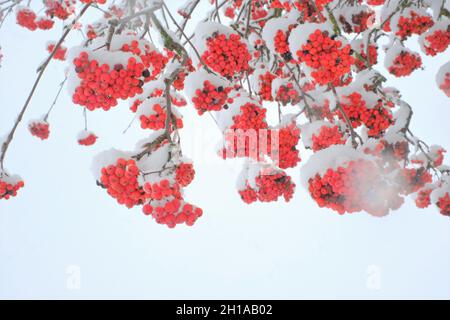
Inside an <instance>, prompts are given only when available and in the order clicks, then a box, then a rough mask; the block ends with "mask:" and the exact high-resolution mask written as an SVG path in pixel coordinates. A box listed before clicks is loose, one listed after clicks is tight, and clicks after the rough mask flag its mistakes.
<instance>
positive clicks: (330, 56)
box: [297, 30, 355, 85]
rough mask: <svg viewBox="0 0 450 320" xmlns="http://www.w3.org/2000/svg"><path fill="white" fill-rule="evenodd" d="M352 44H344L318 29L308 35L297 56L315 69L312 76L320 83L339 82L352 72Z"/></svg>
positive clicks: (353, 59)
mask: <svg viewBox="0 0 450 320" xmlns="http://www.w3.org/2000/svg"><path fill="white" fill-rule="evenodd" d="M351 54H352V49H351V47H350V45H346V46H343V45H342V42H341V41H339V40H333V39H332V38H331V37H330V36H329V34H328V32H327V31H321V30H316V31H314V32H313V33H312V34H311V35H310V36H309V37H308V43H307V44H304V45H303V46H302V48H301V50H298V51H297V56H298V58H299V60H300V61H301V62H304V63H305V64H306V65H307V66H309V67H311V68H312V69H314V71H313V72H312V73H311V76H312V77H313V78H314V80H315V81H316V82H317V83H318V84H320V85H326V84H329V83H333V84H334V83H337V82H339V81H340V80H341V77H342V76H344V75H346V74H348V73H349V72H350V68H351V66H352V65H353V64H354V63H355V58H353V57H352V56H351Z"/></svg>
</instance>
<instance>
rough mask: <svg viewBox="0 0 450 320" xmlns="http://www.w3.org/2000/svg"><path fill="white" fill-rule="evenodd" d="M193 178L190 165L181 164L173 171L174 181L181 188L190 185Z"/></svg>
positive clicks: (192, 167)
mask: <svg viewBox="0 0 450 320" xmlns="http://www.w3.org/2000/svg"><path fill="white" fill-rule="evenodd" d="M194 177H195V170H194V166H193V165H192V163H181V164H179V165H178V166H177V169H176V170H175V181H176V182H177V183H178V184H179V185H180V186H182V187H186V186H188V185H189V184H191V182H192V180H194Z"/></svg>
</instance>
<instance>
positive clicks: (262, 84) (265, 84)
mask: <svg viewBox="0 0 450 320" xmlns="http://www.w3.org/2000/svg"><path fill="white" fill-rule="evenodd" d="M274 79H276V76H275V75H274V74H273V73H271V72H269V71H267V72H266V73H264V74H261V75H259V79H258V80H259V92H258V95H259V96H260V97H261V99H262V100H264V101H273V97H272V82H273V80H274Z"/></svg>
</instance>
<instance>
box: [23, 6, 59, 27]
mask: <svg viewBox="0 0 450 320" xmlns="http://www.w3.org/2000/svg"><path fill="white" fill-rule="evenodd" d="M16 20H17V24H18V25H20V26H22V27H24V28H27V29H28V30H31V31H35V30H37V29H41V30H49V29H51V28H53V25H54V21H53V20H51V19H48V18H46V17H38V16H37V15H36V13H35V12H34V11H33V10H31V9H29V8H24V7H20V8H19V9H18V10H17V13H16Z"/></svg>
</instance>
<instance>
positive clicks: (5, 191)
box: [0, 173, 25, 200]
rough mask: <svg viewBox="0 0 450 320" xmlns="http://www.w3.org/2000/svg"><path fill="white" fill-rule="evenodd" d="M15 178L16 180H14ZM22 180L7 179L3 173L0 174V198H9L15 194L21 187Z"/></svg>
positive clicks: (22, 184)
mask: <svg viewBox="0 0 450 320" xmlns="http://www.w3.org/2000/svg"><path fill="white" fill-rule="evenodd" d="M16 180H17V181H16ZM24 185H25V184H24V182H23V181H22V180H20V179H9V177H8V176H6V174H5V173H1V175H0V200H3V199H4V200H9V199H10V198H11V197H15V196H17V191H19V189H21V188H23V186H24Z"/></svg>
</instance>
